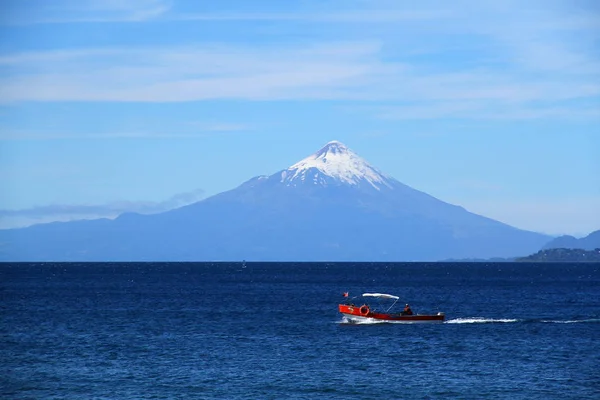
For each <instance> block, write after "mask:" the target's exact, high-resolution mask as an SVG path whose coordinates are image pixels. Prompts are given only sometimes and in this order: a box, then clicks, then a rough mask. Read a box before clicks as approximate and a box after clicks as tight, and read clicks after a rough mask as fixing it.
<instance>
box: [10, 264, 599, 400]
mask: <svg viewBox="0 0 600 400" xmlns="http://www.w3.org/2000/svg"><path fill="white" fill-rule="evenodd" d="M344 291H349V292H350V295H351V296H352V295H357V294H360V293H362V292H367V291H371V292H375V291H376V292H384V293H392V294H396V295H399V296H400V297H401V301H402V302H410V303H411V306H412V308H413V310H414V311H416V312H420V313H426V312H437V311H443V312H445V313H446V316H447V319H448V320H447V322H446V323H444V324H437V325H400V324H372V325H364V324H361V325H356V324H344V323H342V318H341V316H340V315H339V314H338V312H337V304H338V302H340V301H341V300H342V299H343V298H342V293H343V292H344ZM0 300H1V308H0V311H1V314H0V318H1V319H0V324H1V325H0V327H1V331H0V338H1V343H0V351H1V360H0V397H1V398H3V399H50V398H56V399H83V398H94V399H151V398H156V399H168V398H177V399H180V398H181V399H183V398H186V399H187V398H191V399H215V398H216V399H312V398H318V399H326V398H337V399H374V398H381V399H404V398H405V399H445V398H463V399H487V398H489V399H570V398H571V399H594V398H595V399H598V398H600V264H509V263H502V264H477V263H474V264H468V263H458V264H450V263H449V264H444V263H440V264H324V263H321V264H319V263H310V264H309V263H307V264H260V263H248V265H247V267H246V268H241V264H239V263H238V264H227V263H223V264H203V263H189V264H188V263H186V264H180V263H178V264H168V263H154V264H152V263H148V264H143V263H141V264H140V263H136V264H119V263H110V264H102V263H98V264H52V263H47V264H0Z"/></svg>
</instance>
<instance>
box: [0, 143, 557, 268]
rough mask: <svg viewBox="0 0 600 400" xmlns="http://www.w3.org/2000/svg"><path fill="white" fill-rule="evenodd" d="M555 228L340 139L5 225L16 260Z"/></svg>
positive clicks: (360, 245)
mask: <svg viewBox="0 0 600 400" xmlns="http://www.w3.org/2000/svg"><path fill="white" fill-rule="evenodd" d="M549 240H550V238H549V237H548V236H546V235H542V234H539V233H535V232H529V231H523V230H520V229H517V228H514V227H511V226H508V225H506V224H503V223H501V222H498V221H494V220H492V219H489V218H485V217H482V216H479V215H476V214H473V213H470V212H468V211H466V210H465V209H463V208H462V207H459V206H455V205H451V204H448V203H445V202H443V201H441V200H438V199H436V198H434V197H432V196H430V195H428V194H426V193H424V192H421V191H418V190H415V189H413V188H411V187H409V186H406V185H404V184H403V183H401V182H399V181H397V180H396V179H394V178H392V177H390V176H388V175H386V174H384V173H382V172H381V171H379V170H378V169H376V168H375V167H373V166H372V165H370V164H369V163H368V162H367V161H365V160H364V159H363V158H361V157H360V156H358V155H357V154H356V153H354V152H353V151H352V150H350V149H349V148H348V147H346V146H345V145H344V144H342V143H340V142H337V141H332V142H329V143H327V144H326V145H325V146H324V147H323V148H321V149H320V150H319V151H317V152H316V153H314V154H312V155H310V156H308V157H306V158H305V159H303V160H301V161H299V162H297V163H295V164H293V165H292V166H290V167H289V168H287V169H284V170H282V171H279V172H276V173H275V174H273V175H270V176H258V177H255V178H252V179H250V180H249V181H247V182H245V183H243V184H242V185H240V186H239V187H237V188H235V189H233V190H230V191H227V192H223V193H220V194H217V195H215V196H212V197H209V198H207V199H204V200H202V201H199V202H197V203H194V204H191V205H188V206H185V207H181V208H178V209H175V210H171V211H168V212H164V213H161V214H154V215H140V214H123V215H121V216H120V217H118V218H117V219H115V220H106V219H102V220H91V221H75V222H64V223H51V224H43V225H36V226H32V227H29V228H22V229H11V230H4V231H0V242H1V243H2V244H3V246H2V247H0V259H2V260H7V261H76V260H77V261H110V260H115V261H229V260H231V261H237V260H242V259H245V260H256V261H435V260H441V259H449V258H490V257H513V256H519V255H523V254H531V253H533V252H536V251H538V250H539V249H540V248H541V247H542V246H543V245H544V244H545V243H546V242H548V241H549Z"/></svg>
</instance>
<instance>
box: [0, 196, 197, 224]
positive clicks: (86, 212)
mask: <svg viewBox="0 0 600 400" xmlns="http://www.w3.org/2000/svg"><path fill="white" fill-rule="evenodd" d="M204 195H205V192H204V190H202V189H198V190H194V191H191V192H187V193H180V194H177V195H175V196H173V197H171V198H169V199H168V200H165V201H161V202H151V201H117V202H112V203H107V204H96V205H81V204H79V205H74V204H71V205H65V204H62V205H49V206H41V207H32V208H27V209H21V210H0V229H8V228H18V227H25V226H30V225H34V224H40V223H47V222H56V221H74V220H81V219H97V218H111V219H112V218H116V217H118V216H119V215H121V214H123V213H126V212H135V213H139V214H156V213H160V212H164V211H168V210H172V209H174V208H178V207H183V206H185V205H188V204H192V203H195V202H197V201H200V200H201V199H202V198H203V197H204Z"/></svg>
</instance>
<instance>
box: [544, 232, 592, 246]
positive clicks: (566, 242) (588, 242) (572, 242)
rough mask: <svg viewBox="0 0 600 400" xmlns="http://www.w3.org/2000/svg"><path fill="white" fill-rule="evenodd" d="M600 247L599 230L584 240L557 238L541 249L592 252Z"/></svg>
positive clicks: (566, 237) (565, 237) (570, 237)
mask: <svg viewBox="0 0 600 400" xmlns="http://www.w3.org/2000/svg"><path fill="white" fill-rule="evenodd" d="M599 247H600V230H598V231H595V232H592V233H590V234H589V235H587V236H586V237H584V238H581V239H577V238H575V237H573V236H569V235H564V236H559V237H557V238H555V239H553V240H551V241H550V242H548V243H546V245H545V246H544V247H543V248H542V250H546V249H584V250H593V249H597V248H599Z"/></svg>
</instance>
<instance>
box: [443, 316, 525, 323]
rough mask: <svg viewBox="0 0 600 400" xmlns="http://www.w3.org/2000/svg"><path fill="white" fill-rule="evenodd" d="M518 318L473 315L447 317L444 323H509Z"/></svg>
mask: <svg viewBox="0 0 600 400" xmlns="http://www.w3.org/2000/svg"><path fill="white" fill-rule="evenodd" d="M519 321H520V320H518V319H510V318H499V319H497V318H482V317H474V318H456V319H449V320H448V321H446V322H444V323H445V324H497V323H511V322H519Z"/></svg>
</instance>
